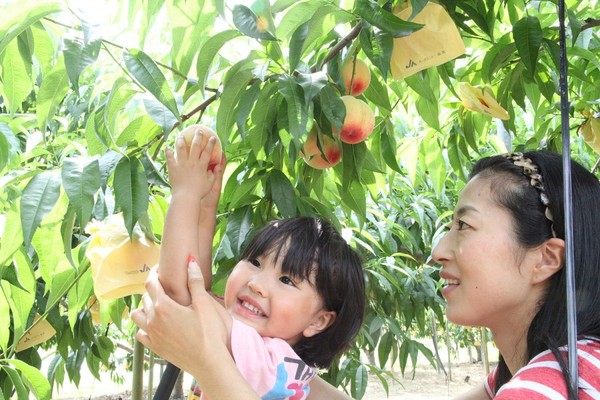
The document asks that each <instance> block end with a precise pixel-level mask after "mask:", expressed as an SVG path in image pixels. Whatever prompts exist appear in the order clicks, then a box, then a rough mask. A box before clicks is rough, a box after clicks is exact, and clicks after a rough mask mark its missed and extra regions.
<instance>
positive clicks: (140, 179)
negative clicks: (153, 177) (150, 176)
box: [114, 157, 148, 236]
mask: <svg viewBox="0 0 600 400" xmlns="http://www.w3.org/2000/svg"><path fill="white" fill-rule="evenodd" d="M114 188H115V202H116V206H117V207H118V208H119V209H120V210H121V211H123V220H124V221H125V227H126V228H127V232H129V236H131V235H132V233H133V228H134V227H135V224H136V222H137V221H138V219H140V217H141V216H142V215H144V214H145V213H146V212H147V211H148V181H147V179H146V173H145V172H144V167H143V166H142V163H140V161H139V160H138V159H137V158H127V157H123V158H122V159H121V161H119V163H118V164H117V167H116V169H115V177H114Z"/></svg>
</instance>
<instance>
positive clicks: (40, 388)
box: [6, 359, 52, 400]
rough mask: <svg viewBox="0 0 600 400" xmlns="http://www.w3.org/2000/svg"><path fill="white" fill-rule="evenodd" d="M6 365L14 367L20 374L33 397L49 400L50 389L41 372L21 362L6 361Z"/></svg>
mask: <svg viewBox="0 0 600 400" xmlns="http://www.w3.org/2000/svg"><path fill="white" fill-rule="evenodd" d="M6 361H7V362H8V363H10V364H12V365H14V366H15V367H16V369H17V370H18V371H19V372H20V373H21V376H22V377H23V379H24V380H25V382H26V383H27V386H29V389H31V391H33V393H34V394H35V397H36V398H37V399H40V400H49V399H50V396H51V395H52V387H51V386H50V383H49V382H48V380H47V379H46V377H45V376H44V375H43V374H42V372H41V371H40V370H39V369H37V368H35V367H33V366H31V365H29V364H27V363H25V362H23V361H21V360H14V359H13V360H6Z"/></svg>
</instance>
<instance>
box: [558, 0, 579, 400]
mask: <svg viewBox="0 0 600 400" xmlns="http://www.w3.org/2000/svg"><path fill="white" fill-rule="evenodd" d="M558 22H559V28H560V29H559V45H560V46H559V47H560V65H559V68H560V114H561V132H562V144H563V151H562V154H563V157H562V159H563V185H564V197H565V204H564V214H565V221H564V224H565V249H566V250H565V252H566V254H565V268H566V271H565V274H566V275H565V277H566V280H567V282H566V284H567V287H566V290H567V329H568V332H567V333H568V352H569V374H570V377H571V382H569V384H570V385H571V388H572V389H573V392H574V394H575V400H577V399H578V398H579V394H578V392H579V390H578V389H577V387H578V382H579V371H578V366H577V364H578V363H577V304H576V299H575V271H574V266H573V262H574V261H573V215H572V213H571V210H572V209H573V206H572V201H571V200H572V189H571V156H570V155H571V141H570V134H569V96H568V85H567V44H566V35H565V2H564V0H559V1H558Z"/></svg>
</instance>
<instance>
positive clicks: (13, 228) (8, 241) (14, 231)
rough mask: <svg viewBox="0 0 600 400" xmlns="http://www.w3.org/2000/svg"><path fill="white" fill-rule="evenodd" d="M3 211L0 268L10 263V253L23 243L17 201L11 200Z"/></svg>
mask: <svg viewBox="0 0 600 400" xmlns="http://www.w3.org/2000/svg"><path fill="white" fill-rule="evenodd" d="M7 207H8V209H7V210H6V211H4V217H5V218H6V220H5V222H4V224H5V225H4V231H3V232H2V245H1V246H0V270H1V268H2V267H3V266H5V265H7V264H9V263H10V259H11V257H12V255H13V254H14V253H15V252H16V251H17V250H18V249H19V247H21V245H22V244H23V231H22V228H21V215H20V208H19V205H18V203H16V202H12V203H10V204H8V205H7Z"/></svg>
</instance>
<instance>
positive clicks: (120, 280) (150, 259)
mask: <svg viewBox="0 0 600 400" xmlns="http://www.w3.org/2000/svg"><path fill="white" fill-rule="evenodd" d="M86 232H87V233H89V234H91V236H90V243H89V245H88V247H87V249H86V251H85V255H86V256H87V258H88V259H89V260H90V263H91V265H92V280H93V282H94V293H95V294H96V296H97V297H98V298H99V299H102V300H112V299H118V298H120V297H125V296H129V295H131V294H143V293H145V292H146V289H145V288H144V283H145V282H146V278H147V276H148V272H150V269H151V268H152V267H153V266H154V265H156V264H158V258H159V246H158V245H157V244H156V243H154V242H153V241H150V240H148V238H146V236H145V235H144V233H143V232H142V230H141V229H140V228H139V227H138V226H136V227H135V229H134V230H133V237H132V238H131V239H130V238H129V234H128V233H127V229H126V228H125V222H124V221H123V216H122V215H121V214H114V215H111V216H110V217H108V218H106V219H105V220H104V221H103V222H98V221H92V222H91V223H90V224H88V226H87V227H86Z"/></svg>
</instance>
